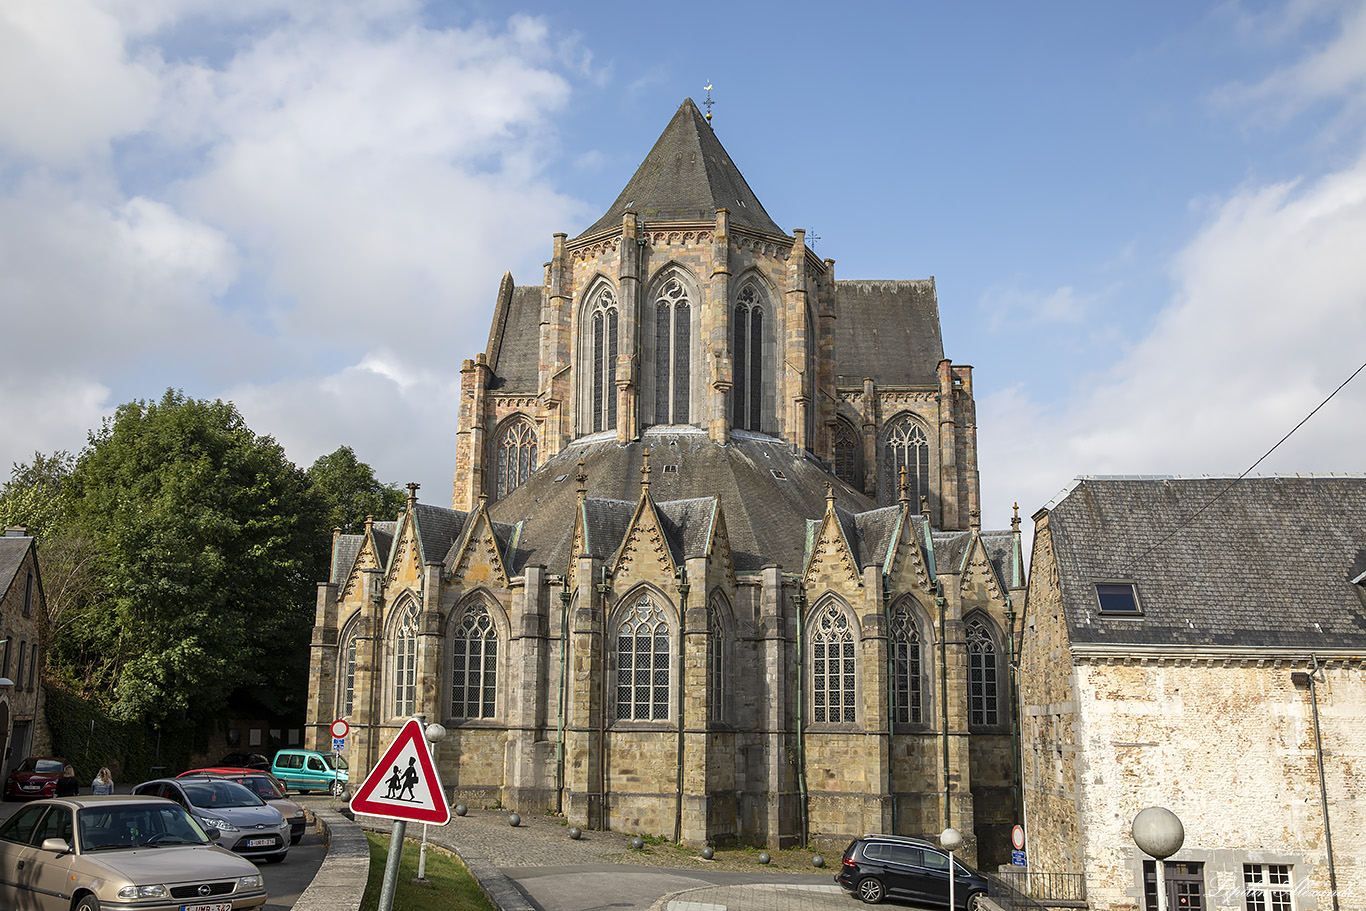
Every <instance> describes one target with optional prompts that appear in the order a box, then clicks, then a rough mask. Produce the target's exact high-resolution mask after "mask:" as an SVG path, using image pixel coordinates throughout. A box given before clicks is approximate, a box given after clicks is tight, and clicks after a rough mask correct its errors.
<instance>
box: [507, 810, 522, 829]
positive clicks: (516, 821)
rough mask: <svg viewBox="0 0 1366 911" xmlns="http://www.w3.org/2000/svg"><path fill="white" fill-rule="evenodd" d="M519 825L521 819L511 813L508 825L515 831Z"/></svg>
mask: <svg viewBox="0 0 1366 911" xmlns="http://www.w3.org/2000/svg"><path fill="white" fill-rule="evenodd" d="M521 824H522V817H520V816H518V815H517V814H516V813H511V814H509V815H508V825H510V826H512V827H513V828H514V829H515V828H517V827H518V826H520V825H521Z"/></svg>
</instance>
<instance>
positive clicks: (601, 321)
mask: <svg viewBox="0 0 1366 911" xmlns="http://www.w3.org/2000/svg"><path fill="white" fill-rule="evenodd" d="M617 323H618V318H617V298H616V295H615V294H613V293H612V289H611V288H603V289H602V290H601V291H599V292H598V296H597V299H596V300H595V301H594V303H593V310H592V313H591V314H590V316H589V324H590V325H591V327H592V333H593V379H592V384H591V385H592V389H591V395H592V397H593V406H592V412H593V432H594V433H597V432H598V431H600V430H614V429H616V426H617Z"/></svg>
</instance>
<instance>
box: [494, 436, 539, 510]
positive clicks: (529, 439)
mask: <svg viewBox="0 0 1366 911" xmlns="http://www.w3.org/2000/svg"><path fill="white" fill-rule="evenodd" d="M496 470H497V475H498V499H502V498H503V497H505V496H507V495H508V494H510V493H512V492H513V491H514V490H516V489H517V488H518V487H520V486H521V485H522V484H523V483H524V482H525V481H526V479H527V478H529V477H531V473H532V472H533V471H535V470H536V427H535V425H533V424H532V423H531V422H530V421H528V420H526V419H525V418H519V419H518V420H515V421H513V422H512V423H511V424H508V425H507V427H506V428H505V429H504V430H503V432H502V433H501V434H499V436H498V462H497V466H496Z"/></svg>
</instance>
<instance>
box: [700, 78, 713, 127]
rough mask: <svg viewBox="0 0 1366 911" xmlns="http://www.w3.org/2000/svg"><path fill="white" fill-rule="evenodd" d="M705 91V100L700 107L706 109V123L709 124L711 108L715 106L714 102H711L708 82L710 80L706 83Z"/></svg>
mask: <svg viewBox="0 0 1366 911" xmlns="http://www.w3.org/2000/svg"><path fill="white" fill-rule="evenodd" d="M706 91H707V100H706V101H704V102H702V107H704V108H706V109H707V123H711V106H712V105H713V104H716V102H715V101H712V100H711V81H710V80H708V81H707V88H706Z"/></svg>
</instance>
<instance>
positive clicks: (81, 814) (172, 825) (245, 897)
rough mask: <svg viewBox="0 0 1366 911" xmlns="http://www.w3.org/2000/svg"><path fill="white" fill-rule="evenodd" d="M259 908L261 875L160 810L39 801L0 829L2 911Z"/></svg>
mask: <svg viewBox="0 0 1366 911" xmlns="http://www.w3.org/2000/svg"><path fill="white" fill-rule="evenodd" d="M265 902H266V891H265V888H264V884H263V883H262V881H261V871H260V870H257V869H256V867H255V865H253V864H252V863H251V862H250V861H247V860H244V859H243V858H241V857H238V856H237V855H236V854H233V853H232V852H231V851H227V850H224V849H223V848H220V847H217V846H215V845H214V844H213V842H212V841H211V840H210V839H209V836H208V834H207V833H205V831H204V830H203V828H201V827H200V825H199V824H198V823H196V822H195V820H194V819H193V818H192V817H191V816H190V815H189V814H188V813H186V812H185V810H184V809H183V808H182V807H179V806H177V805H176V804H174V803H172V802H170V801H168V800H160V799H157V798H151V797H129V796H126V795H118V796H111V797H66V798H55V799H51V800H40V801H37V802H35V803H31V804H28V805H27V806H25V807H21V808H20V809H19V810H18V812H16V813H15V814H14V815H13V816H11V817H10V818H9V819H7V820H5V822H4V823H3V824H0V908H34V909H40V911H110V909H119V908H126V909H130V911H132V909H136V911H245V909H251V908H259V907H260V906H261V905H263V904H265Z"/></svg>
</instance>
